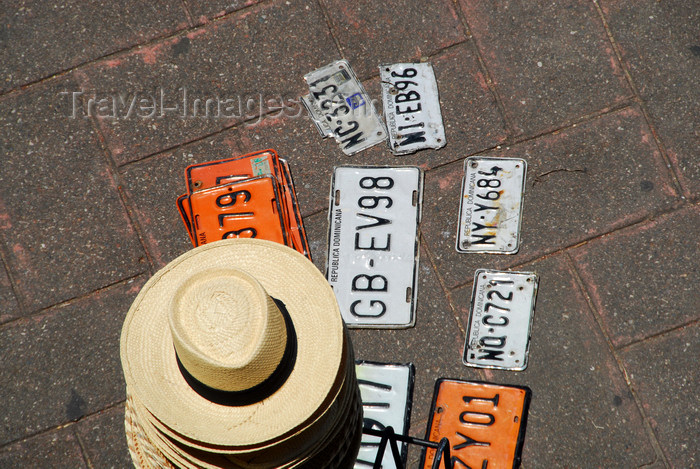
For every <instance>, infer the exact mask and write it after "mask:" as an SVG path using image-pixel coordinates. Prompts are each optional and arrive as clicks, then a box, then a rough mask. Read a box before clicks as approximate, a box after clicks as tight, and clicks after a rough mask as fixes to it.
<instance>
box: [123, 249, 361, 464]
mask: <svg viewBox="0 0 700 469" xmlns="http://www.w3.org/2000/svg"><path fill="white" fill-rule="evenodd" d="M121 359H122V366H123V368H124V375H125V379H126V384H127V393H128V400H127V408H126V414H127V415H126V418H125V421H126V429H127V436H128V439H129V447H130V450H131V453H132V457H133V459H134V463H135V465H137V467H168V466H166V465H165V464H164V463H163V461H168V462H169V463H171V464H172V465H174V466H182V467H301V466H300V465H301V464H305V463H308V462H309V461H316V462H315V463H314V464H317V465H318V463H319V462H320V461H326V460H327V461H330V460H336V461H337V462H338V463H339V464H340V461H343V460H346V461H350V460H352V461H354V457H355V454H356V452H357V446H358V445H359V436H360V433H361V402H360V398H359V391H358V387H357V382H356V379H355V374H354V358H353V353H352V347H351V344H350V341H349V339H348V337H347V334H346V330H345V326H344V324H343V322H342V319H341V316H340V312H339V309H338V305H337V302H336V300H335V296H334V294H333V291H332V290H331V288H330V286H329V285H328V283H327V282H326V280H325V278H324V277H323V276H322V275H321V273H320V272H319V271H318V270H317V269H316V267H315V266H314V265H313V264H312V263H311V262H310V261H309V260H308V259H306V258H305V257H304V256H303V255H301V254H299V253H297V252H296V251H294V250H293V249H290V248H288V247H286V246H283V245H281V244H277V243H273V242H269V241H262V240H254V239H231V240H224V241H219V242H216V243H211V244H206V245H203V246H201V247H198V248H196V249H193V250H191V251H189V252H188V253H186V254H184V255H182V256H180V257H179V258H177V259H175V260H174V261H172V262H171V263H170V264H168V265H167V266H165V267H164V268H163V269H161V270H160V271H159V272H157V273H156V274H155V275H154V276H153V277H152V278H151V279H150V280H149V281H148V282H147V283H146V285H145V286H144V287H143V289H142V290H141V292H140V293H139V295H138V296H137V297H136V300H135V301H134V303H133V305H132V306H131V309H130V310H129V313H128V314H127V317H126V319H125V321H124V327H123V329H122V337H121ZM139 448H140V450H139ZM144 449H145V450H144ZM350 453H352V454H350ZM319 457H323V458H327V459H325V460H324V459H318V458H319ZM352 461H351V462H348V464H349V466H351V465H352ZM349 466H348V467H349ZM332 467H345V466H332Z"/></svg>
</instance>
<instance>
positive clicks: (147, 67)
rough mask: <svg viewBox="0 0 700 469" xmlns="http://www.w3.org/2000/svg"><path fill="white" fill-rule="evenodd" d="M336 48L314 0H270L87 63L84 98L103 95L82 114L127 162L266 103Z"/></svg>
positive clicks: (295, 86)
mask: <svg viewBox="0 0 700 469" xmlns="http://www.w3.org/2000/svg"><path fill="white" fill-rule="evenodd" d="M233 45H235V46H233ZM337 57H338V53H337V50H336V47H335V44H334V43H333V40H332V38H331V36H330V31H329V30H328V28H327V26H326V24H325V21H324V19H323V14H322V13H321V11H320V8H319V7H318V5H317V4H316V3H315V2H305V1H301V0H294V1H288V2H275V3H268V4H265V5H261V6H259V7H255V8H253V9H249V10H246V11H245V12H243V13H240V14H234V15H230V16H229V17H226V18H224V19H222V20H220V21H215V22H212V23H210V24H208V25H206V26H205V27H203V28H200V29H197V30H194V31H191V32H189V33H187V34H186V35H183V36H178V37H173V38H169V39H167V40H164V41H159V42H156V43H153V44H149V45H147V46H144V47H141V48H139V49H137V50H135V51H133V52H129V53H128V54H125V55H122V56H119V57H116V58H114V59H112V60H109V61H103V62H98V63H97V64H95V65H93V66H90V67H88V68H86V69H84V70H81V72H80V74H79V76H80V77H81V80H82V89H83V90H84V92H85V99H86V100H87V101H86V102H87V103H89V99H97V100H98V101H99V100H102V99H105V100H106V101H105V102H104V103H102V104H101V106H103V107H104V108H101V107H100V104H99V103H97V101H95V104H94V105H93V107H92V108H89V107H88V106H87V105H86V106H85V107H84V108H82V109H79V110H78V114H79V115H80V116H82V117H84V116H86V115H88V114H91V115H93V116H98V118H97V120H98V123H99V126H100V129H101V131H102V133H103V134H104V136H105V140H106V142H107V145H108V146H109V149H110V151H111V153H112V154H113V156H114V158H115V159H116V161H117V163H118V164H119V165H121V164H124V163H126V162H129V161H134V160H137V159H140V158H142V157H144V156H147V155H151V154H154V153H158V152H160V151H163V150H167V149H170V148H173V147H175V146H177V145H179V144H182V143H185V142H189V141H193V140H195V139H197V138H199V137H203V136H205V135H208V134H210V133H213V132H215V131H218V130H221V129H222V128H224V127H227V126H231V125H233V124H235V123H237V122H240V121H241V120H242V119H246V118H253V117H255V116H257V115H258V114H260V113H261V112H262V113H264V112H268V111H270V110H271V108H272V107H273V106H276V105H277V104H276V102H279V101H280V100H281V99H283V98H289V97H294V98H296V97H297V96H299V94H301V93H302V92H303V91H304V88H305V84H304V80H303V76H304V74H305V73H307V72H308V71H310V70H313V69H315V68H317V67H320V66H322V65H325V64H326V63H328V62H330V61H331V60H332V59H334V58H337ZM197 100H199V101H197ZM270 100H276V102H274V101H273V102H269V101H270ZM122 101H123V102H122ZM132 102H134V103H135V105H134V108H133V109H131V111H132V112H131V113H129V111H130V106H131V105H132ZM113 103H116V104H113ZM239 103H240V108H239ZM141 106H143V108H142V107H141ZM115 107H116V112H114V111H115ZM113 116H117V117H116V118H114V117H113Z"/></svg>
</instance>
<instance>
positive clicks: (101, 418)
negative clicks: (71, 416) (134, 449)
mask: <svg viewBox="0 0 700 469" xmlns="http://www.w3.org/2000/svg"><path fill="white" fill-rule="evenodd" d="M74 428H75V431H76V433H77V434H78V436H79V437H80V439H81V441H82V443H83V447H84V448H85V452H86V457H87V459H88V460H89V461H90V464H92V467H95V468H98V467H99V468H104V469H119V468H126V467H131V466H132V465H133V463H132V462H131V456H130V455H129V448H128V447H127V445H126V435H125V433H124V432H125V430H124V406H123V405H119V406H117V407H114V408H112V409H108V410H106V411H104V412H101V413H99V414H96V415H92V416H90V417H88V418H86V419H84V420H81V421H80V422H78V424H77V425H75V427H74Z"/></svg>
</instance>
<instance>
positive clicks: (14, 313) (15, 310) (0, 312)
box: [0, 262, 20, 324]
mask: <svg viewBox="0 0 700 469" xmlns="http://www.w3.org/2000/svg"><path fill="white" fill-rule="evenodd" d="M0 305H2V306H0V324H1V323H3V322H5V321H9V320H10V319H13V318H16V317H18V316H19V314H20V311H19V305H18V304H17V298H15V293H14V292H13V291H12V286H11V285H10V279H9V278H8V277H7V271H6V270H5V265H4V263H1V262H0Z"/></svg>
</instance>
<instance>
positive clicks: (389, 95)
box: [379, 63, 445, 155]
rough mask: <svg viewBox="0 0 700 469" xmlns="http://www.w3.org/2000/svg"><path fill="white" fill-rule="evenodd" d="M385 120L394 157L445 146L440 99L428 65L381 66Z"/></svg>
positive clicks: (402, 64)
mask: <svg viewBox="0 0 700 469" xmlns="http://www.w3.org/2000/svg"><path fill="white" fill-rule="evenodd" d="M379 75H380V78H381V83H382V101H383V104H384V117H385V118H386V123H387V128H388V131H389V146H390V147H391V151H392V152H393V153H394V154H395V155H406V154H408V153H413V152H415V151H418V150H422V149H424V148H435V149H437V148H442V147H444V146H445V127H444V126H443V124H442V114H441V112H440V100H439V98H438V89H437V82H436V80H435V73H434V72H433V67H432V65H430V64H429V63H416V64H414V63H401V64H392V65H381V66H380V67H379Z"/></svg>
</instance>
